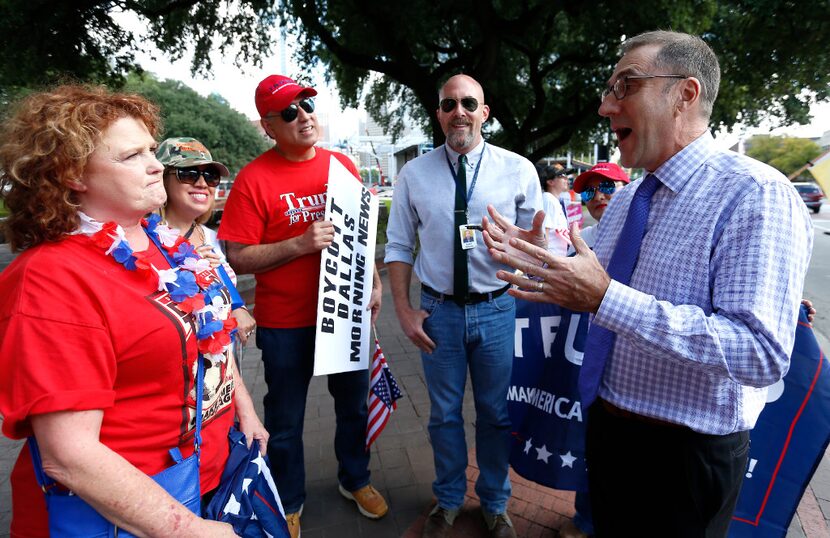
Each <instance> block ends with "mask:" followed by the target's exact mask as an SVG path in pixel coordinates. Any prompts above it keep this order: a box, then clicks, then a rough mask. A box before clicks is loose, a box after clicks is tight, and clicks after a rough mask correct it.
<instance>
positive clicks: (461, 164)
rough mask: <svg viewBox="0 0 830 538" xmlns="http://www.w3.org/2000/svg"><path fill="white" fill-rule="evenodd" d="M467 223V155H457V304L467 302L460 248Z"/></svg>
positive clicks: (464, 263)
mask: <svg viewBox="0 0 830 538" xmlns="http://www.w3.org/2000/svg"><path fill="white" fill-rule="evenodd" d="M464 224H467V156H466V155H459V157H458V173H456V174H455V230H453V236H454V237H455V241H454V243H453V244H454V245H455V248H454V249H453V275H452V293H453V296H454V297H455V301H456V302H457V303H458V304H459V305H463V304H464V303H466V302H467V293H468V289H467V288H468V275H467V251H466V250H464V249H463V248H461V232H460V230H461V228H460V226H462V225H464Z"/></svg>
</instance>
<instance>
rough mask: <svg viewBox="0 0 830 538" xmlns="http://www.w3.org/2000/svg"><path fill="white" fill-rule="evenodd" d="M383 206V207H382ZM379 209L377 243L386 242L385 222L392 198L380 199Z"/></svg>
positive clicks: (387, 219) (387, 218)
mask: <svg viewBox="0 0 830 538" xmlns="http://www.w3.org/2000/svg"><path fill="white" fill-rule="evenodd" d="M384 208H385V209H384ZM379 209H380V211H378V236H377V244H378V245H385V244H386V224H387V222H389V211H390V209H392V200H381V202H380V207H379Z"/></svg>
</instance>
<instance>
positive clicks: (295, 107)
mask: <svg viewBox="0 0 830 538" xmlns="http://www.w3.org/2000/svg"><path fill="white" fill-rule="evenodd" d="M301 108H302V109H303V110H305V111H306V113H307V114H311V113H312V112H314V99H311V98H310V97H306V98H305V99H303V100H302V101H300V102H298V103H291V104H290V105H288V106H287V107H286V108H284V109H282V110H280V117H281V118H282V121H284V122H285V123H291V122H292V121H294V120H296V119H297V116H299V114H300V109H301ZM273 117H274V116H265V119H266V120H269V119H271V118H273Z"/></svg>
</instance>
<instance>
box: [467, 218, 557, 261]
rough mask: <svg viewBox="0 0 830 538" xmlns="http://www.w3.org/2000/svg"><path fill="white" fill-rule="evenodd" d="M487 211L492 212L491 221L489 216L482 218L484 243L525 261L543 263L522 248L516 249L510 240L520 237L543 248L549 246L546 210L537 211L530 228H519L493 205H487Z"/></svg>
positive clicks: (488, 246) (492, 248)
mask: <svg viewBox="0 0 830 538" xmlns="http://www.w3.org/2000/svg"><path fill="white" fill-rule="evenodd" d="M487 212H488V213H490V218H492V219H493V221H492V222H491V221H490V220H489V219H488V218H487V217H483V218H482V219H481V227H482V232H481V234H482V236H483V237H484V244H485V245H487V248H489V249H491V250H496V251H498V252H503V253H506V254H508V255H510V256H513V257H517V258H522V259H524V260H525V261H528V262H533V263H535V264H536V265H541V262H540V261H537V260H536V259H535V258H532V257H530V256H528V255H527V254H526V253H525V252H523V251H521V250H516V248H515V247H513V246H511V245H510V240H511V239H513V238H518V239H521V240H523V241H526V242H528V243H530V244H531V245H536V246H538V247H540V248H542V249H544V248H545V247H546V246H547V240H546V239H545V229H544V223H545V212H544V211H537V212H536V214H535V215H534V216H533V223H532V225H531V226H532V227H531V229H530V230H525V229H524V228H519V227H518V226H516V225H515V224H513V223H512V222H510V221H509V220H507V219H506V218H504V216H503V215H502V214H501V213H499V212H498V211H497V210H496V208H495V207H493V206H492V205H488V206H487Z"/></svg>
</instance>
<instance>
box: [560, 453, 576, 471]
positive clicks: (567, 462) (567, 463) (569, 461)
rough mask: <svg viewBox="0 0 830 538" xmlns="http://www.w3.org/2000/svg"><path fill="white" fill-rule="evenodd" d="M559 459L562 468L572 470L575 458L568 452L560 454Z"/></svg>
mask: <svg viewBox="0 0 830 538" xmlns="http://www.w3.org/2000/svg"><path fill="white" fill-rule="evenodd" d="M559 457H560V458H562V467H570V468H571V469H573V468H574V462H575V461H576V456H574V455H573V454H571V451H570V450H568V451H567V452H566V453H565V454H560V455H559Z"/></svg>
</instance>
